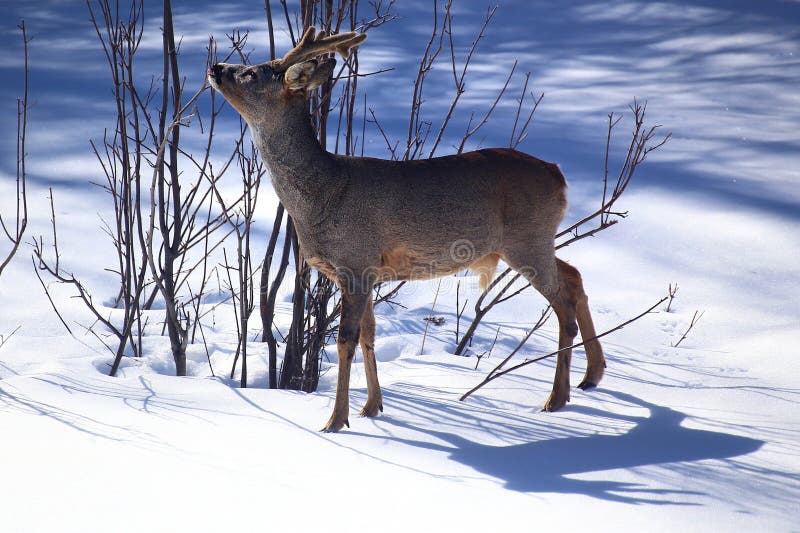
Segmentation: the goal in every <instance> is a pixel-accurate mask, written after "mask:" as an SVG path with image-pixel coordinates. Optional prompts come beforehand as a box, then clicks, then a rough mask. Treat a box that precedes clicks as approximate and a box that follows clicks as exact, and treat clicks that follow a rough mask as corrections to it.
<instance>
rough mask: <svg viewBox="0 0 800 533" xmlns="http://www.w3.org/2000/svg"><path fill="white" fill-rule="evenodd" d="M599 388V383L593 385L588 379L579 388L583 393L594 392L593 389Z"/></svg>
mask: <svg viewBox="0 0 800 533" xmlns="http://www.w3.org/2000/svg"><path fill="white" fill-rule="evenodd" d="M595 387H597V383H593V382H591V381H589V380H588V379H584V380H583V381H581V382H580V383H579V384H578V388H579V389H581V390H583V391H588V390H592V389H593V388H595Z"/></svg>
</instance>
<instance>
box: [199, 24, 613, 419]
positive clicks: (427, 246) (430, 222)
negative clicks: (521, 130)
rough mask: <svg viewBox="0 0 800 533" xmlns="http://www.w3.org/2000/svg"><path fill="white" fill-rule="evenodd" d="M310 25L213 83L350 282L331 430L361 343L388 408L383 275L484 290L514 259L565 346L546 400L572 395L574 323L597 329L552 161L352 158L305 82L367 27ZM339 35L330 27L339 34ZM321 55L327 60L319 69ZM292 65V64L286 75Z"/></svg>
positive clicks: (483, 155)
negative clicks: (327, 145) (379, 299)
mask: <svg viewBox="0 0 800 533" xmlns="http://www.w3.org/2000/svg"><path fill="white" fill-rule="evenodd" d="M317 37H319V36H316V37H315V36H314V35H313V31H312V32H311V33H310V34H309V33H308V32H307V33H306V35H304V37H303V43H305V44H304V45H303V46H305V48H304V47H303V46H301V45H302V43H301V45H298V48H296V49H295V50H292V51H291V52H290V53H289V54H287V56H285V57H284V58H283V59H281V60H276V61H273V62H270V63H264V64H262V65H256V66H254V67H246V66H242V65H226V64H218V65H215V66H214V67H212V69H211V70H210V72H209V79H210V81H211V84H212V85H213V86H214V88H216V89H217V90H218V91H220V92H221V93H222V94H223V95H224V96H225V98H226V99H228V101H229V102H231V104H232V105H233V106H234V107H235V108H236V110H237V111H239V112H240V113H241V114H242V116H243V117H244V118H245V120H247V122H248V124H249V125H250V127H251V131H252V133H253V137H254V139H255V141H256V143H257V144H258V147H259V150H260V152H261V156H262V157H263V158H264V162H265V163H266V166H267V168H268V170H269V173H270V177H271V178H272V183H273V186H274V188H275V191H276V193H277V194H278V197H279V198H280V200H281V202H282V203H283V205H284V206H285V207H286V210H287V212H288V213H289V214H290V215H291V216H292V219H293V221H294V224H295V228H296V231H297V236H298V240H299V244H300V249H301V252H302V253H303V256H304V257H306V258H308V262H309V263H310V264H311V265H312V266H314V267H316V268H317V269H319V271H320V272H322V273H323V274H324V275H326V276H328V277H330V278H331V279H333V280H335V281H336V283H337V284H339V286H340V287H341V290H342V314H341V320H340V324H339V336H338V339H337V350H338V355H339V376H338V383H337V387H336V402H335V405H334V409H333V413H332V414H331V417H330V419H329V420H328V423H327V424H326V425H325V428H324V429H325V430H326V431H338V430H339V429H341V428H342V427H343V426H345V425H349V421H348V413H349V382H350V366H351V362H352V359H353V356H354V354H355V349H356V345H357V344H359V343H360V344H361V349H362V351H363V352H364V366H365V369H366V373H367V385H368V398H367V403H366V405H365V406H364V408H363V409H362V410H361V414H362V415H363V416H376V415H377V414H378V412H380V411H381V410H382V408H383V400H382V396H381V392H380V385H379V383H378V374H377V367H376V363H375V349H374V345H375V318H374V314H373V310H372V302H371V295H372V288H373V286H374V284H375V283H376V282H378V281H386V280H405V279H408V280H413V279H425V278H430V277H436V276H443V275H447V274H451V273H454V272H458V271H460V270H464V269H466V268H470V269H472V270H473V271H474V272H475V273H476V274H477V275H478V276H479V277H480V283H481V287H483V288H484V289H485V288H486V287H487V286H488V285H489V284H490V282H491V280H492V277H493V275H494V272H495V269H496V268H497V263H498V261H499V260H500V259H502V260H503V261H505V262H506V263H507V264H508V265H509V266H510V267H511V268H513V269H515V270H517V271H518V272H520V273H521V274H522V275H523V276H524V277H525V279H527V280H528V281H529V282H530V283H531V284H532V285H533V286H534V287H535V288H536V289H537V290H538V291H539V292H540V293H541V294H542V295H543V296H544V297H545V298H547V300H548V301H549V302H550V303H551V305H552V306H553V309H554V311H555V314H556V316H557V317H558V322H559V341H558V344H559V349H560V350H561V351H560V352H559V356H558V360H557V363H556V375H555V378H554V381H553V391H552V393H551V394H550V397H549V398H548V400H547V402H546V403H545V406H544V409H545V410H547V411H553V410H556V409H559V408H561V407H563V406H564V404H566V402H567V401H569V371H570V362H571V351H570V350H569V349H567V348H568V347H569V346H571V344H572V342H573V340H574V338H575V336H576V335H577V333H578V330H579V329H580V332H581V335H582V336H583V338H584V339H587V338H592V337H594V325H593V323H592V317H591V313H590V311H589V306H588V300H587V297H586V293H585V292H584V289H583V282H582V280H581V277H580V274H579V273H578V271H577V269H575V267H573V266H571V265H568V264H567V263H564V262H563V261H561V260H558V259H556V257H555V247H554V242H553V241H554V236H555V233H556V231H557V229H558V226H559V224H560V223H561V220H562V218H563V216H564V212H565V210H566V207H567V200H566V181H565V180H564V176H563V175H562V174H561V171H560V170H559V169H558V167H557V166H556V165H554V164H552V163H548V162H546V161H542V160H540V159H537V158H535V157H532V156H530V155H527V154H524V153H522V152H518V151H515V150H510V149H507V148H492V149H484V150H477V151H474V152H469V153H465V154H460V155H452V156H445V157H437V158H433V159H427V160H420V161H386V160H382V159H374V158H367V157H363V158H362V157H344V156H339V155H334V154H330V153H328V152H326V151H324V150H323V149H322V147H321V146H320V144H319V142H318V141H317V139H316V135H315V132H314V130H313V128H312V127H311V124H310V120H309V116H308V104H307V102H306V98H305V96H306V92H307V90H308V89H309V88H312V87H314V86H316V85H318V84H320V83H322V82H323V81H324V79H323V78H327V77H328V76H329V75H330V72H332V70H333V69H332V62H333V60H332V59H326V60H324V61H323V62H317V61H314V60H311V61H305V59H308V58H309V57H312V56H313V55H314V54H319V53H323V52H325V51H329V50H330V51H332V50H334V49H336V50H337V51H339V52H340V53H342V51H344V52H345V53H346V52H347V49H348V48H349V47H350V46H354V45H355V44H358V43H359V42H361V41H362V40H363V37H362V36H356V35H355V34H341V35H338V36H331V37H327V36H323V37H321V39H323V40H324V39H331V40H329V41H325V42H329V43H330V46H329V47H326V46H327V45H326V46H321V47H320V44H319V43H320V42H321V41H320V40H319V39H318V38H317ZM334 37H335V38H334ZM323 67H324V69H325V70H324V71H322V70H321V69H322V68H323ZM287 69H293V70H292V73H291V75H290V76H289V78H290V82H287V81H286V76H287ZM586 353H587V359H588V365H587V370H586V375H585V377H584V380H583V381H582V382H581V384H580V385H579V387H580V388H583V389H588V388H591V387H593V386H594V385H596V384H597V383H598V382H599V381H600V379H601V378H602V377H603V369H604V367H605V360H604V357H603V351H602V348H601V347H600V343H599V342H597V340H593V341H589V342H587V343H586Z"/></svg>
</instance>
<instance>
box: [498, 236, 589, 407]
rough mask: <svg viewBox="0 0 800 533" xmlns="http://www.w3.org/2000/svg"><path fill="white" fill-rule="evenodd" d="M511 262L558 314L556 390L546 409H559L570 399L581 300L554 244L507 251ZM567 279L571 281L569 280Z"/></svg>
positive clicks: (509, 262)
mask: <svg viewBox="0 0 800 533" xmlns="http://www.w3.org/2000/svg"><path fill="white" fill-rule="evenodd" d="M505 260H506V262H507V263H508V265H509V266H510V267H511V268H513V269H514V270H516V271H517V272H519V273H520V274H522V275H523V276H524V277H525V279H527V280H528V281H529V282H530V283H531V285H533V286H534V287H535V288H536V290H538V291H539V292H540V293H541V294H542V296H544V297H545V298H547V300H548V301H549V302H550V305H551V306H552V307H553V311H554V312H555V314H556V317H557V318H558V349H559V352H558V357H557V360H556V374H555V378H554V379H553V390H552V392H551V393H550V397H549V398H548V399H547V401H546V402H545V404H544V408H543V409H542V410H543V411H556V410H558V409H561V408H562V407H564V406H565V405H566V404H567V402H568V401H569V392H570V386H569V372H570V364H571V362H572V350H571V349H570V348H569V347H570V346H572V343H573V341H574V339H575V336H576V335H577V334H578V325H577V323H576V320H577V319H576V311H577V300H576V293H575V290H574V289H575V288H574V286H572V285H571V284H570V283H568V282H569V281H570V280H569V279H567V280H565V279H564V278H562V277H561V276H560V275H559V271H558V269H557V267H556V259H555V250H554V249H553V246H552V244H549V245H542V246H541V247H538V248H535V249H534V251H533V252H530V253H525V254H519V255H515V254H508V253H506V254H505ZM565 281H566V282H567V283H565Z"/></svg>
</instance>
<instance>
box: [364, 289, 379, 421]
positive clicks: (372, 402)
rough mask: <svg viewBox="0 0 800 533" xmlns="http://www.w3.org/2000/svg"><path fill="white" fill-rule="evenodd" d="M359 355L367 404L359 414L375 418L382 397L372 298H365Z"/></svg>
mask: <svg viewBox="0 0 800 533" xmlns="http://www.w3.org/2000/svg"><path fill="white" fill-rule="evenodd" d="M359 341H360V342H361V353H363V354H364V371H365V372H366V374H367V403H366V404H364V408H363V409H361V412H360V413H359V414H360V415H361V416H368V417H375V416H378V413H379V412H383V396H382V395H381V385H380V383H379V382H378V364H377V362H376V360H375V314H374V313H373V310H372V298H371V297H370V298H367V303H366V306H365V309H364V317H363V318H362V319H361V335H360V337H359Z"/></svg>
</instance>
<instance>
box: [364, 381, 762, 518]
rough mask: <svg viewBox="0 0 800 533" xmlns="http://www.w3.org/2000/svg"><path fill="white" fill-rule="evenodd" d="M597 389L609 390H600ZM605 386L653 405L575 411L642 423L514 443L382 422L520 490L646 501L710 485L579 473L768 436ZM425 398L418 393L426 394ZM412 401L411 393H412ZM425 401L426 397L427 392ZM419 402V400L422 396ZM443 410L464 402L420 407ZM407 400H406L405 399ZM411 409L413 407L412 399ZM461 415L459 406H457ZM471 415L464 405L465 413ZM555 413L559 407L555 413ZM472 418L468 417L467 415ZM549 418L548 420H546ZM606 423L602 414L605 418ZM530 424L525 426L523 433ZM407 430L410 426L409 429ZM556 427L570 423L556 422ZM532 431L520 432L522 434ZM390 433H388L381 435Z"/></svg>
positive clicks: (721, 453) (693, 455)
mask: <svg viewBox="0 0 800 533" xmlns="http://www.w3.org/2000/svg"><path fill="white" fill-rule="evenodd" d="M594 394H601V392H600V391H597V392H595V393H594ZM602 394H605V395H607V396H610V397H611V399H613V400H617V401H619V402H620V403H625V404H629V405H632V406H635V407H643V408H646V409H648V410H649V414H647V415H644V416H633V415H619V414H609V413H607V412H601V411H599V410H597V409H594V408H585V407H580V408H579V407H572V408H571V409H570V410H571V411H573V412H580V413H582V414H585V415H590V416H593V417H597V419H598V420H606V422H608V421H609V419H611V420H614V425H615V426H616V425H618V424H617V423H618V422H622V423H626V422H627V423H634V424H635V425H634V426H633V427H632V428H630V429H629V430H628V431H626V432H625V433H623V434H618V435H609V434H595V435H588V436H587V435H585V434H582V435H575V433H576V432H575V431H574V430H571V431H569V432H568V433H567V434H568V435H569V434H571V435H572V436H566V437H556V438H552V437H550V436H547V435H546V431H547V428H546V427H545V428H538V429H536V430H533V432H531V436H532V438H533V439H537V440H532V441H531V442H523V443H519V444H512V445H509V446H495V445H486V444H481V443H477V442H474V441H471V440H469V439H466V438H464V437H461V436H460V435H458V434H455V433H451V432H445V431H439V430H434V429H428V427H429V426H426V427H419V426H415V425H414V424H413V423H408V422H406V421H405V420H404V419H401V418H399V417H398V418H393V417H391V416H385V417H383V418H381V419H380V423H381V424H384V423H385V424H390V425H392V426H396V427H398V428H402V429H403V430H410V431H415V432H422V433H424V434H426V435H428V436H431V437H435V438H436V439H437V440H441V441H444V442H445V443H446V444H436V443H432V442H430V441H429V439H425V440H413V439H407V438H402V437H391V436H390V437H388V438H389V439H390V440H397V441H399V442H403V443H405V444H409V445H413V446H420V447H425V448H431V449H436V450H440V451H444V452H447V453H449V454H450V459H451V460H453V461H456V462H459V463H462V464H464V465H467V466H469V467H471V468H474V469H475V470H477V471H478V472H481V473H483V474H486V475H489V476H492V477H494V478H497V479H500V480H502V481H503V483H504V484H505V487H506V488H508V489H511V490H515V491H520V492H532V493H536V492H549V493H562V494H583V495H587V496H591V497H595V498H600V499H604V500H609V501H617V502H624V503H639V504H644V503H646V504H672V505H674V504H676V503H679V502H676V500H675V499H674V498H673V497H672V495H683V498H681V500H682V503H684V504H686V505H691V504H692V503H691V502H686V497H687V496H702V495H703V494H704V493H702V492H697V491H692V490H687V489H681V490H672V489H663V488H651V487H648V486H645V485H642V484H638V483H627V482H620V481H614V480H611V479H604V480H587V479H578V478H576V477H572V476H578V475H582V474H592V473H597V472H602V471H607V470H615V469H632V468H637V467H647V466H653V465H666V464H671V463H692V462H697V461H704V460H726V459H731V458H734V457H738V456H741V455H745V454H748V453H752V452H754V451H756V450H758V449H759V448H761V446H762V445H763V444H764V442H763V441H761V440H757V439H753V438H749V437H742V436H739V435H733V434H728V433H723V432H716V431H708V430H700V429H691V428H687V427H685V426H683V425H682V422H683V421H684V420H685V419H686V418H687V416H686V415H685V414H683V413H681V412H679V411H676V410H674V409H671V408H669V407H664V406H659V405H655V404H651V403H649V402H646V401H644V400H641V399H639V398H636V397H635V396H632V395H630V394H626V393H622V392H614V391H603V392H602ZM386 396H387V397H388V398H387V399H388V400H389V402H390V404H391V405H393V406H395V407H397V404H398V402H404V400H403V398H402V396H401V395H399V394H397V393H393V392H392V391H391V390H389V391H387V394H386ZM418 399H419V398H414V400H415V401H416V400H418ZM406 401H408V399H407V398H406ZM423 402H425V400H423ZM415 403H416V402H415ZM420 407H422V408H423V409H427V408H428V407H430V408H431V409H434V410H438V409H441V408H444V409H451V408H452V409H454V410H458V411H460V410H461V409H460V408H459V407H455V406H452V404H451V406H450V407H445V406H442V405H440V406H439V407H438V408H437V407H435V406H434V405H433V404H431V405H430V406H427V405H422V406H420V405H419V404H417V405H416V408H417V409H419V408H420ZM403 408H405V406H404V407H403ZM409 409H412V407H411V406H409ZM451 414H453V415H456V414H457V413H455V412H454V413H451ZM460 414H461V416H463V415H464V413H463V412H461V413H460ZM548 416H551V415H548ZM463 422H464V423H468V421H467V420H463ZM545 424H546V422H545ZM598 428H599V430H600V431H602V428H603V426H602V422H600V423H598ZM520 431H522V432H523V433H524V430H520V428H517V429H516V430H515V433H520ZM403 433H405V431H403ZM554 433H556V434H558V433H562V434H563V430H562V431H558V430H554ZM525 436H526V435H525V434H518V435H516V437H517V439H515V440H517V442H518V441H519V437H523V438H524V437H525ZM381 438H385V437H381Z"/></svg>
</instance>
